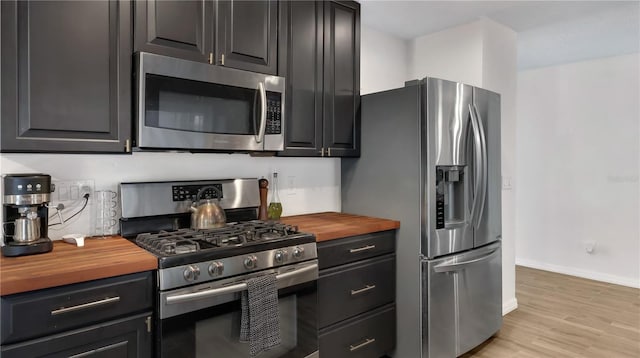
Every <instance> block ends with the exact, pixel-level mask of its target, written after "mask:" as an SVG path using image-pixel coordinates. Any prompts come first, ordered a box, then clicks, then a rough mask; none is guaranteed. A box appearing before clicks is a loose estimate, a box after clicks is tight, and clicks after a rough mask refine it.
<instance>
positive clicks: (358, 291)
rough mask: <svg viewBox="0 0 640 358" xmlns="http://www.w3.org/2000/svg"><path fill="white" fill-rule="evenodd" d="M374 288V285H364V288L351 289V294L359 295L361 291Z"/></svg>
mask: <svg viewBox="0 0 640 358" xmlns="http://www.w3.org/2000/svg"><path fill="white" fill-rule="evenodd" d="M374 288H376V285H366V286H364V288H361V289H359V290H351V296H355V295H359V294H361V293H365V292H367V291H370V290H373V289H374Z"/></svg>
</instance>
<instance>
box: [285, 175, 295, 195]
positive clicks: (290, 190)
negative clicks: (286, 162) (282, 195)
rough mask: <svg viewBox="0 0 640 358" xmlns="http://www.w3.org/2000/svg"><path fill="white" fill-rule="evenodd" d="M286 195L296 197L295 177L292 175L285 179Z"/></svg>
mask: <svg viewBox="0 0 640 358" xmlns="http://www.w3.org/2000/svg"><path fill="white" fill-rule="evenodd" d="M287 194H288V195H296V177H295V176H293V175H289V176H288V177H287Z"/></svg>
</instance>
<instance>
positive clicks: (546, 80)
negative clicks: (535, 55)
mask: <svg viewBox="0 0 640 358" xmlns="http://www.w3.org/2000/svg"><path fill="white" fill-rule="evenodd" d="M639 99H640V55H638V54H633V55H625V56H619V57H609V58H603V59H597V60H590V61H585V62H577V63H569V64H564V65H558V66H552V67H544V68H538V69H532V70H527V71H523V72H520V73H519V74H518V107H517V111H518V128H517V139H518V140H517V158H518V166H517V178H516V182H517V183H518V190H517V198H516V203H517V208H516V232H517V235H516V237H517V245H516V247H517V251H516V257H517V259H516V261H517V263H518V264H521V265H525V266H532V267H537V268H542V269H547V270H552V271H558V272H563V273H567V274H571V275H576V276H583V277H587V278H592V279H597V280H602V281H609V282H613V283H618V284H624V285H629V286H635V287H640V229H639V220H640V211H639V202H640V200H639V199H640V190H639V184H638V176H639V161H640V157H639V156H640V133H639V131H640V125H639V123H640V100H639ZM585 242H593V243H595V244H596V246H595V250H594V251H593V253H592V254H588V253H587V252H586V251H585Z"/></svg>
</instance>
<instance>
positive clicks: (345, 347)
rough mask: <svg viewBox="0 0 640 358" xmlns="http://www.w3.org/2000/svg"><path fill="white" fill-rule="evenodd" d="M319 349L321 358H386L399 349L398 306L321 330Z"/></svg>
mask: <svg viewBox="0 0 640 358" xmlns="http://www.w3.org/2000/svg"><path fill="white" fill-rule="evenodd" d="M319 346H320V356H321V357H331V358H334V357H335V358H340V357H349V358H372V357H376V358H378V357H383V356H384V355H385V354H387V353H389V352H391V351H392V350H393V348H395V346H396V307H395V305H393V304H390V305H386V306H384V307H381V308H378V309H375V310H372V311H371V312H368V313H366V314H364V315H361V316H358V317H355V318H353V319H349V320H347V321H345V322H341V323H340V324H337V325H336V326H334V327H331V328H329V329H324V330H321V331H320V334H319Z"/></svg>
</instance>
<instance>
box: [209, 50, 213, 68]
mask: <svg viewBox="0 0 640 358" xmlns="http://www.w3.org/2000/svg"><path fill="white" fill-rule="evenodd" d="M209 64H210V65H213V52H209Z"/></svg>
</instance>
